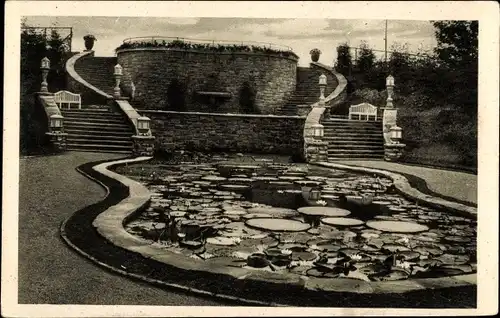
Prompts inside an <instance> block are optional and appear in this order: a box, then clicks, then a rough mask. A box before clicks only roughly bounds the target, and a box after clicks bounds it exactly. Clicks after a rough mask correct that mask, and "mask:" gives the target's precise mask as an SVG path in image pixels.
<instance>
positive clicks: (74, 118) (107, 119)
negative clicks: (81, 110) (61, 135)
mask: <svg viewBox="0 0 500 318" xmlns="http://www.w3.org/2000/svg"><path fill="white" fill-rule="evenodd" d="M88 120H92V122H93V123H110V124H124V123H125V119H124V118H121V117H108V116H105V117H92V118H91V117H83V116H64V121H65V122H67V121H70V122H81V121H88Z"/></svg>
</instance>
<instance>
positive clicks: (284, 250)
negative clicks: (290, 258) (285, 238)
mask: <svg viewBox="0 0 500 318" xmlns="http://www.w3.org/2000/svg"><path fill="white" fill-rule="evenodd" d="M281 254H283V255H290V254H292V250H289V249H287V248H284V249H282V250H281Z"/></svg>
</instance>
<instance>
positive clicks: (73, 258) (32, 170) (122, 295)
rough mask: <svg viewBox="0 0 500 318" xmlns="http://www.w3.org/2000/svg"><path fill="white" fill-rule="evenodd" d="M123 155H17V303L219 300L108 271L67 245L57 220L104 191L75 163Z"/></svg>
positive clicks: (193, 302)
mask: <svg viewBox="0 0 500 318" xmlns="http://www.w3.org/2000/svg"><path fill="white" fill-rule="evenodd" d="M121 157H123V155H112V154H97V153H85V152H70V153H67V154H64V155H58V156H46V157H31V158H21V160H20V179H19V183H20V184H19V195H20V200H19V292H18V297H19V303H20V304H92V305H184V306H187V305H190V306H193V305H199V306H216V305H224V303H223V302H221V301H217V300H213V299H205V298H201V297H196V296H192V295H186V294H183V293H176V292H171V291H166V290H162V289H160V288H156V287H152V286H150V285H147V284H146V283H141V282H136V281H132V280H130V279H128V278H125V277H122V276H118V275H114V274H111V273H109V272H107V271H105V270H103V269H102V268H99V267H97V266H96V265H94V264H93V263H91V262H90V261H88V260H86V259H85V258H83V257H81V256H80V255H78V254H77V253H76V252H74V251H73V250H71V249H70V248H69V247H68V246H67V245H66V244H65V243H64V242H63V241H62V240H61V238H60V236H59V228H60V225H61V222H62V221H63V220H65V219H66V218H68V217H69V216H70V215H71V214H73V213H74V212H75V211H77V210H78V209H80V208H83V207H85V206H87V205H89V204H91V203H95V202H97V201H99V200H102V199H103V198H104V196H105V191H104V189H103V188H101V187H100V186H99V185H98V184H96V183H94V182H93V181H91V180H89V179H87V178H85V177H84V176H82V175H81V174H79V173H78V172H77V171H76V170H75V167H77V166H79V165H81V164H83V163H85V162H89V161H97V160H105V159H113V158H121Z"/></svg>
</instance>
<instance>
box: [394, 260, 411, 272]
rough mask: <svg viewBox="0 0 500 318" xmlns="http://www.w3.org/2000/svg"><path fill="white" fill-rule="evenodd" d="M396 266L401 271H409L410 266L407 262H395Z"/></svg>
mask: <svg viewBox="0 0 500 318" xmlns="http://www.w3.org/2000/svg"><path fill="white" fill-rule="evenodd" d="M396 266H397V267H400V268H402V269H409V270H411V267H412V264H411V263H409V262H405V261H398V262H396Z"/></svg>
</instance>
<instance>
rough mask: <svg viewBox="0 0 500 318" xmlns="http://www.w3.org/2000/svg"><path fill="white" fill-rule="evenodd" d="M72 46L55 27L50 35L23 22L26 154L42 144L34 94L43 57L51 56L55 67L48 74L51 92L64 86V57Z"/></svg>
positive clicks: (23, 145)
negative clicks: (38, 130) (37, 126)
mask: <svg viewBox="0 0 500 318" xmlns="http://www.w3.org/2000/svg"><path fill="white" fill-rule="evenodd" d="M67 52H68V47H67V46H66V45H65V44H64V41H63V40H62V38H61V36H60V35H59V33H58V32H57V31H55V30H53V31H52V32H51V33H50V34H49V35H48V36H47V37H46V36H45V34H41V33H38V32H36V31H35V30H34V29H32V28H29V27H28V26H27V25H26V23H25V22H24V21H23V22H22V31H21V52H20V59H21V63H20V64H21V70H20V74H21V76H20V80H21V82H20V88H21V96H20V97H21V100H20V106H21V107H20V126H21V134H20V142H21V145H20V148H21V152H22V153H28V152H32V151H36V150H38V149H36V148H38V147H39V143H40V140H39V136H37V134H36V133H35V131H36V129H37V128H36V125H37V120H38V119H37V118H36V113H34V112H33V110H34V103H35V100H34V96H33V93H34V92H37V91H38V90H39V89H40V85H41V81H42V78H41V71H40V62H41V60H42V58H44V57H47V58H49V59H50V62H51V63H50V64H51V69H50V70H49V74H48V76H47V82H48V88H49V91H52V92H53V91H56V90H60V89H63V88H64V86H65V77H64V60H65V55H66V53H67Z"/></svg>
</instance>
